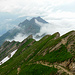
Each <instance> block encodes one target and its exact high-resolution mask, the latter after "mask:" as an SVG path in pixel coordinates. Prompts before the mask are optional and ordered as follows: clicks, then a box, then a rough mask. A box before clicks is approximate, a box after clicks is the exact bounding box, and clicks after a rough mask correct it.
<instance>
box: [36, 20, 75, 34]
mask: <svg viewBox="0 0 75 75" xmlns="http://www.w3.org/2000/svg"><path fill="white" fill-rule="evenodd" d="M70 21H71V20H69V19H61V20H52V21H51V22H50V24H43V23H40V22H38V21H37V20H35V23H37V24H39V25H40V26H41V29H40V32H39V33H37V34H38V35H42V34H44V33H46V34H53V33H55V32H59V33H60V34H61V35H63V34H65V33H67V32H69V31H71V30H75V19H73V20H72V22H70Z"/></svg>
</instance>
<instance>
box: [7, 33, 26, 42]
mask: <svg viewBox="0 0 75 75" xmlns="http://www.w3.org/2000/svg"><path fill="white" fill-rule="evenodd" d="M26 37H27V35H24V34H22V33H19V34H18V35H16V36H15V37H14V38H13V39H12V40H9V39H6V40H7V41H10V42H11V41H13V40H14V41H19V42H22V41H23V40H24V39H25V38H26Z"/></svg>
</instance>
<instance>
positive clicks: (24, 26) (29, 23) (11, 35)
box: [0, 17, 48, 45]
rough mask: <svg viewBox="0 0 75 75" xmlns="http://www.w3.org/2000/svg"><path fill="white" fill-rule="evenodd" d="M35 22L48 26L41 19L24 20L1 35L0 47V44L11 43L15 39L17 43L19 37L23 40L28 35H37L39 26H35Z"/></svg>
mask: <svg viewBox="0 0 75 75" xmlns="http://www.w3.org/2000/svg"><path fill="white" fill-rule="evenodd" d="M35 20H37V21H38V22H41V23H42V24H48V22H46V21H45V20H43V19H42V18H41V17H34V18H32V19H31V20H27V19H26V20H25V21H23V22H21V23H20V24H19V25H18V26H16V27H14V28H12V29H11V30H9V31H7V32H6V33H5V34H3V35H2V36H1V37H0V45H2V43H3V42H4V41H6V40H12V41H13V40H15V39H16V38H17V41H19V40H20V39H19V40H18V38H19V37H22V38H21V40H23V39H25V37H27V36H28V35H30V34H32V35H35V34H36V33H39V32H40V29H41V26H40V25H39V24H37V23H36V22H35ZM15 37H16V38H15ZM23 37H24V38H23ZM38 37H39V36H38Z"/></svg>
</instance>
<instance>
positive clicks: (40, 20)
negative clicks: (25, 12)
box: [30, 16, 48, 23]
mask: <svg viewBox="0 0 75 75" xmlns="http://www.w3.org/2000/svg"><path fill="white" fill-rule="evenodd" d="M35 19H36V20H37V21H39V22H42V23H48V22H46V21H45V20H44V19H42V18H41V17H40V16H38V17H34V18H32V19H31V20H30V21H35Z"/></svg>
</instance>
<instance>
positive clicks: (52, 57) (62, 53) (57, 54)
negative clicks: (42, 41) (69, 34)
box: [37, 45, 72, 63]
mask: <svg viewBox="0 0 75 75" xmlns="http://www.w3.org/2000/svg"><path fill="white" fill-rule="evenodd" d="M71 58H72V54H71V53H70V52H67V49H66V47H65V46H64V45H62V46H61V48H59V49H58V50H54V51H52V52H50V53H49V52H48V53H47V54H46V55H45V56H39V57H38V59H37V60H43V61H48V62H50V63H54V62H63V61H65V60H68V59H71Z"/></svg>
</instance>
